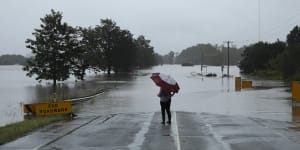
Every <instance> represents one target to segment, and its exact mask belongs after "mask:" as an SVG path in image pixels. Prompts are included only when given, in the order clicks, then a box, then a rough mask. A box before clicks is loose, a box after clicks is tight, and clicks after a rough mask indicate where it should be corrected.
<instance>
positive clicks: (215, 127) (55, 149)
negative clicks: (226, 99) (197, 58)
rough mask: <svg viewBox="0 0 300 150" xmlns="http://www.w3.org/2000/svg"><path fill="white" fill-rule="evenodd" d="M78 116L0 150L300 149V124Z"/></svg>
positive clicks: (191, 116) (192, 116) (194, 116)
mask: <svg viewBox="0 0 300 150" xmlns="http://www.w3.org/2000/svg"><path fill="white" fill-rule="evenodd" d="M172 118H173V120H172V121H173V122H172V124H171V125H161V124H160V121H161V120H160V113H159V112H156V113H124V114H112V115H107V116H89V117H87V116H85V117H83V116H82V117H81V116H79V117H78V118H76V119H75V120H73V121H67V122H57V123H54V124H51V125H48V126H46V127H44V128H42V129H39V130H38V131H36V132H33V133H31V134H29V135H27V136H25V137H22V138H20V139H18V140H16V141H13V142H11V143H7V144H5V145H2V146H0V149H1V150H24V149H41V150H60V149H67V150H81V149H91V150H93V149H95V150H96V149H97V150H198V149H201V150H299V148H300V132H295V130H299V129H300V128H299V126H300V124H296V123H289V122H284V121H274V120H266V119H257V118H250V117H241V116H227V115H215V114H210V113H191V112H172Z"/></svg>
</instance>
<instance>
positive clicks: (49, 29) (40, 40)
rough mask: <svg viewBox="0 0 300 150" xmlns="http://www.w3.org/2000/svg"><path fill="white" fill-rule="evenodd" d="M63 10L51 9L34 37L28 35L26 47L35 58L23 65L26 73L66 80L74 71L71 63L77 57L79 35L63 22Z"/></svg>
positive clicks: (54, 82) (44, 77) (43, 78)
mask: <svg viewBox="0 0 300 150" xmlns="http://www.w3.org/2000/svg"><path fill="white" fill-rule="evenodd" d="M62 17H63V16H62V13H61V12H56V11H54V10H51V14H47V15H46V16H45V17H44V18H41V22H42V24H41V25H40V27H41V28H40V29H35V31H34V32H33V33H32V34H33V36H34V37H35V38H34V39H27V40H26V43H27V46H26V47H27V48H29V49H31V51H32V54H33V59H32V60H30V61H29V62H28V64H27V65H26V66H25V67H24V68H23V69H24V70H25V71H27V72H28V73H27V76H29V77H32V76H33V75H36V80H39V81H41V80H53V91H54V94H55V92H56V82H57V81H64V80H66V79H68V78H69V76H70V74H71V73H72V65H74V63H76V60H78V59H79V58H78V50H79V45H78V37H77V33H76V30H75V29H74V28H72V27H71V26H69V25H68V24H67V23H62Z"/></svg>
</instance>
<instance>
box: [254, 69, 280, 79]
mask: <svg viewBox="0 0 300 150" xmlns="http://www.w3.org/2000/svg"><path fill="white" fill-rule="evenodd" d="M249 75H250V76H256V77H260V78H263V79H266V80H283V78H282V74H281V73H280V72H278V71H272V70H260V71H256V72H254V73H251V74H249Z"/></svg>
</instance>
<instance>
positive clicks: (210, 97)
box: [0, 65, 295, 126]
mask: <svg viewBox="0 0 300 150" xmlns="http://www.w3.org/2000/svg"><path fill="white" fill-rule="evenodd" d="M153 72H162V73H165V74H169V75H171V76H172V77H174V78H175V79H176V80H177V82H178V83H179V86H180V88H181V89H180V91H179V93H178V94H175V96H174V97H173V99H172V105H171V109H172V110H173V111H185V112H207V113H215V114H226V115H242V116H250V117H257V118H265V119H276V120H281V121H293V120H295V116H293V115H292V112H295V111H294V109H293V107H292V106H291V100H290V99H291V94H290V93H289V92H286V91H287V89H288V87H287V86H286V85H285V84H284V83H283V82H281V81H265V80H257V79H253V80H252V81H253V85H254V88H252V89H247V90H242V91H240V92H236V91H235V89H234V86H235V85H234V78H233V77H232V78H221V74H222V72H221V67H214V66H208V67H207V68H205V69H204V70H203V72H202V73H203V74H206V73H210V72H212V73H216V74H217V75H218V76H217V77H203V76H200V75H199V74H200V73H201V67H200V66H193V67H182V66H180V65H163V66H155V67H153V68H151V69H146V70H141V71H139V72H138V73H136V75H134V76H114V77H112V78H107V77H106V75H103V74H98V75H95V74H93V73H89V76H88V77H87V79H86V80H85V81H78V82H75V81H74V80H75V79H74V78H71V79H70V80H67V81H65V82H64V83H61V84H59V87H58V95H61V96H60V97H61V99H69V98H75V97H83V96H88V95H92V94H94V93H97V92H98V91H99V90H100V89H105V93H104V94H102V95H100V96H98V97H96V98H93V99H92V100H90V101H87V102H85V103H83V104H81V105H80V106H81V111H80V113H79V115H96V114H97V115H99V114H100V115H101V114H115V113H131V112H156V111H159V110H160V106H159V98H158V97H157V96H156V95H157V93H158V91H159V88H158V87H157V86H156V85H155V84H154V83H153V82H152V80H151V79H150V73H153ZM226 72H227V69H226V68H225V69H224V73H226ZM25 74H26V73H25V72H23V71H22V67H21V66H0V83H1V84H0V92H1V94H0V100H1V104H0V126H3V125H5V124H9V123H12V122H17V121H21V120H22V119H23V113H22V103H33V102H43V101H49V100H50V99H51V98H50V97H51V96H52V95H51V81H49V82H48V81H47V82H42V83H38V82H37V81H36V80H34V79H32V78H28V77H26V76H25ZM230 74H231V75H233V76H240V74H239V69H238V68H237V67H235V66H231V67H230Z"/></svg>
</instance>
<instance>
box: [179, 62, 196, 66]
mask: <svg viewBox="0 0 300 150" xmlns="http://www.w3.org/2000/svg"><path fill="white" fill-rule="evenodd" d="M181 66H194V64H193V63H188V62H186V63H182V64H181Z"/></svg>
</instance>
